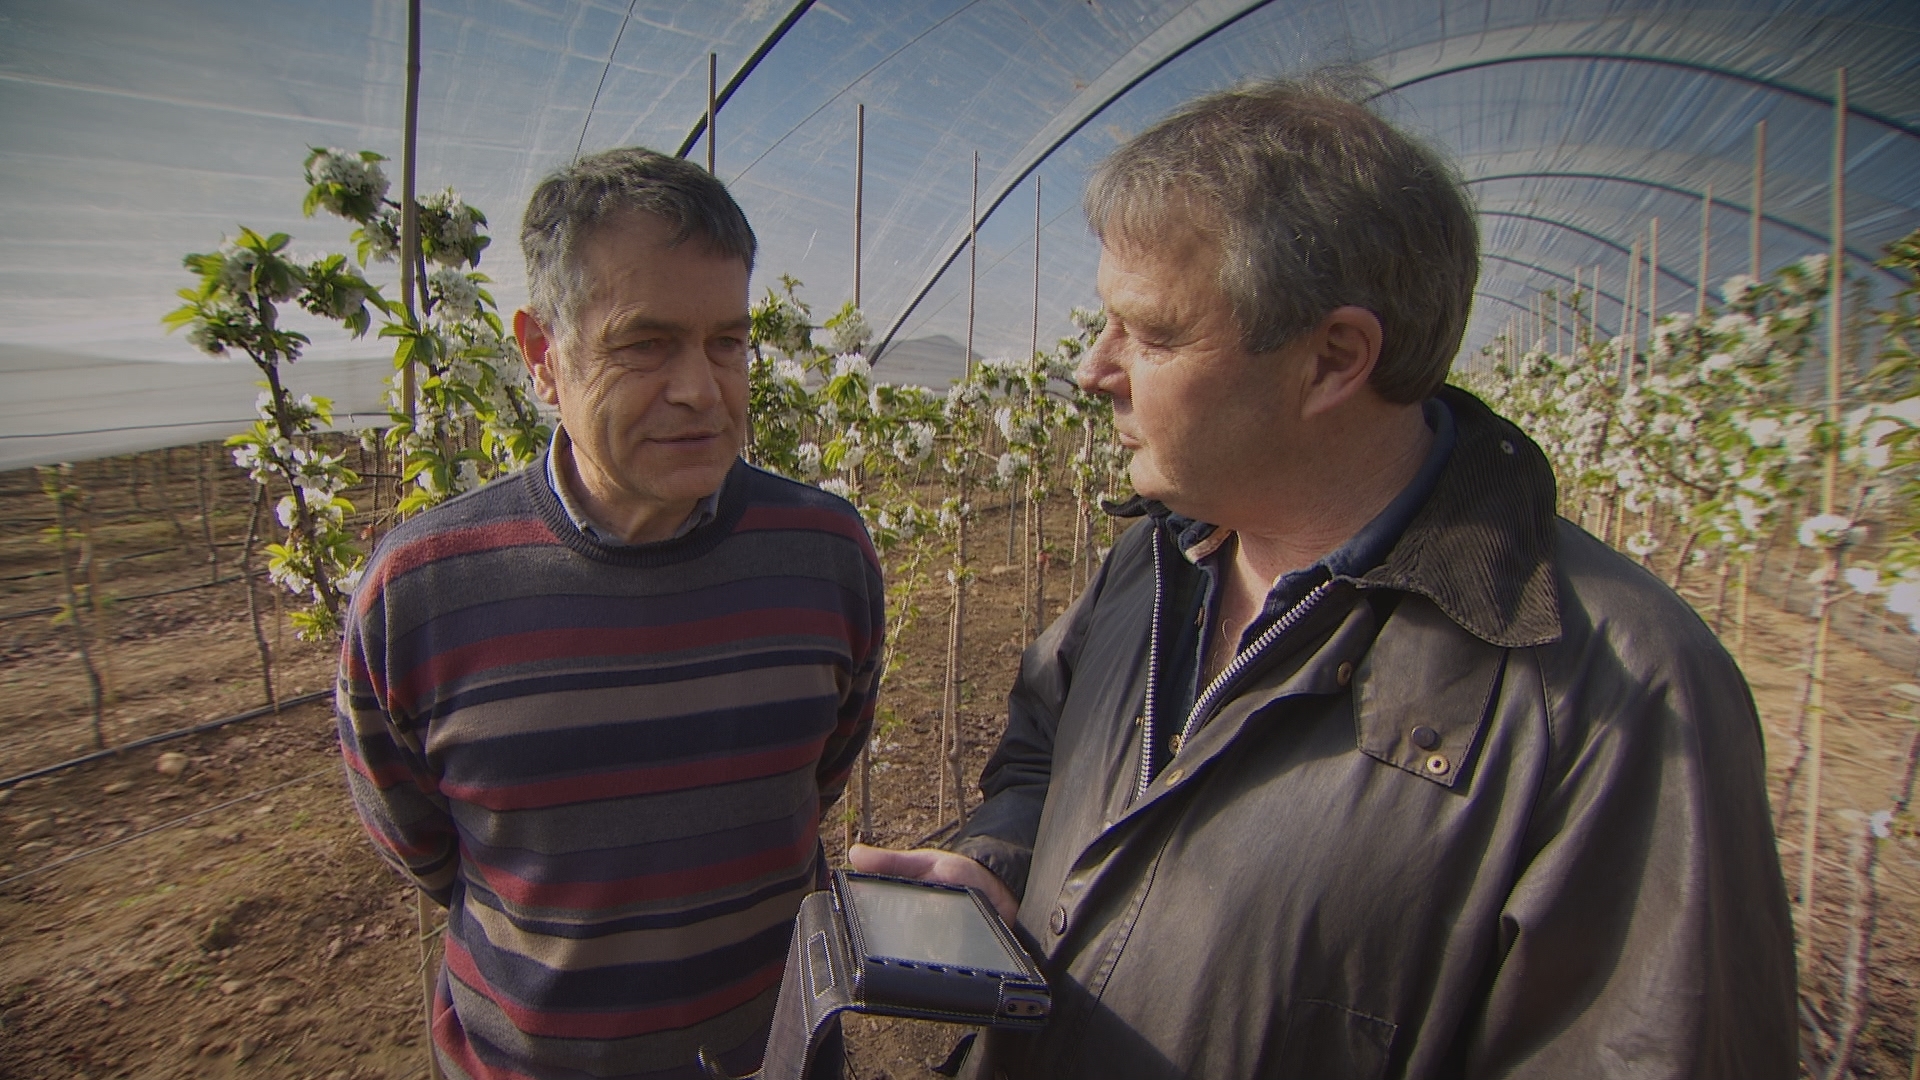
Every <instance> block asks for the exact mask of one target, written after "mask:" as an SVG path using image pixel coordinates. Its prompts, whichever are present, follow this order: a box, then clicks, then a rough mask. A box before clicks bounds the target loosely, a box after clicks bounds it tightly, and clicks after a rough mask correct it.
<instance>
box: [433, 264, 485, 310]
mask: <svg viewBox="0 0 1920 1080" xmlns="http://www.w3.org/2000/svg"><path fill="white" fill-rule="evenodd" d="M427 288H428V291H429V292H430V293H431V294H432V296H433V298H434V301H435V314H437V315H439V316H440V317H441V318H442V319H444V320H446V321H448V322H466V321H467V320H469V319H475V318H478V317H479V315H480V286H479V285H478V284H476V283H475V282H474V281H473V279H471V278H469V277H467V275H466V274H464V273H462V272H460V271H459V270H457V269H455V268H454V267H451V266H445V267H441V268H440V269H438V270H435V271H434V272H433V273H431V274H429V275H427Z"/></svg>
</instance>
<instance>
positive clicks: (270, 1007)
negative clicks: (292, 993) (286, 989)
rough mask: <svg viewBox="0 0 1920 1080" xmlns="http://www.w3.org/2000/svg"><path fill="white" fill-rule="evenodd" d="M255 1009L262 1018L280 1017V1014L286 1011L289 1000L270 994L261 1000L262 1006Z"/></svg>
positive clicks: (256, 1006)
mask: <svg viewBox="0 0 1920 1080" xmlns="http://www.w3.org/2000/svg"><path fill="white" fill-rule="evenodd" d="M253 1008H254V1011H255V1012H258V1013H259V1014H260V1015H262V1016H278V1015H279V1014H280V1013H282V1012H285V1011H286V1008H287V999H286V998H283V997H280V996H279V995H277V994H269V995H268V996H266V997H263V998H261V999H260V1004H258V1005H255V1006H254V1007H253Z"/></svg>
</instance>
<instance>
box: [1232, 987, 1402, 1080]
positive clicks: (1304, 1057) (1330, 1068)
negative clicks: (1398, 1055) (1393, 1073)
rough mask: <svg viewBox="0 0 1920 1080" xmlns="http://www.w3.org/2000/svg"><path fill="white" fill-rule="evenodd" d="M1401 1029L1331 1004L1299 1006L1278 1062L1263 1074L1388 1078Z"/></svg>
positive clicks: (1281, 1079) (1303, 1078)
mask: <svg viewBox="0 0 1920 1080" xmlns="http://www.w3.org/2000/svg"><path fill="white" fill-rule="evenodd" d="M1399 1027H1400V1025H1398V1024H1395V1023H1394V1022H1393V1021H1391V1020H1383V1019H1381V1018H1380V1017H1377V1016H1368V1015H1367V1014H1366V1013H1360V1012H1355V1011H1353V1010H1352V1009H1349V1008H1347V1007H1346V1006H1344V1005H1340V1004H1336V1003H1335V1002H1331V1001H1319V1000H1314V999H1311V998H1309V999H1307V1000H1303V1001H1296V1002H1294V1004H1293V1007H1292V1008H1290V1009H1288V1010H1287V1027H1286V1031H1285V1032H1283V1033H1282V1034H1281V1037H1280V1048H1279V1051H1278V1052H1277V1053H1276V1054H1275V1056H1274V1059H1273V1060H1272V1061H1271V1062H1269V1063H1267V1064H1266V1065H1265V1066H1263V1067H1262V1068H1261V1069H1260V1070H1259V1075H1260V1076H1262V1077H1266V1078H1269V1080H1332V1078H1335V1077H1337V1078H1339V1080H1377V1078H1378V1077H1381V1076H1385V1075H1386V1072H1387V1061H1388V1058H1389V1057H1390V1056H1391V1055H1392V1053H1393V1036H1394V1034H1395V1032H1397V1031H1398V1030H1399Z"/></svg>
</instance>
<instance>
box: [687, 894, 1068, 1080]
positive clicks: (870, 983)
mask: <svg viewBox="0 0 1920 1080" xmlns="http://www.w3.org/2000/svg"><path fill="white" fill-rule="evenodd" d="M848 876H849V875H848V874H847V873H846V871H836V872H835V874H834V881H833V886H834V887H833V888H832V889H828V890H822V891H820V892H815V893H811V894H809V895H808V896H807V897H806V898H805V899H803V900H802V901H800V914H799V915H798V916H797V917H796V918H795V919H794V927H793V941H792V943H791V944H790V945H789V946H788V947H787V970H786V973H785V974H784V975H783V976H782V977H781V980H780V997H779V1002H778V1004H776V1005H775V1006H774V1011H773V1028H772V1030H771V1031H770V1032H769V1033H768V1036H767V1051H766V1055H765V1057H764V1058H763V1059H762V1063H761V1067H760V1071H759V1072H758V1073H756V1074H754V1075H755V1076H757V1077H759V1078H760V1080H802V1078H804V1077H805V1076H806V1075H807V1070H808V1069H809V1068H811V1066H812V1064H813V1056H814V1051H815V1048H816V1047H817V1046H818V1044H819V1039H820V1036H821V1034H822V1033H823V1032H824V1031H825V1029H826V1027H827V1025H828V1022H829V1021H831V1020H832V1019H833V1018H834V1017H835V1016H837V1015H839V1014H840V1013H842V1012H867V1013H874V1014H877V1015H882V1016H907V1017H915V1018H918V1019H923V1020H941V1021H946V1022H949V1023H960V1024H985V1025H990V1026H993V1027H1005V1028H1015V1029H1033V1028H1038V1027H1040V1026H1042V1025H1043V1024H1045V1023H1046V1019H1047V1014H1048V1012H1049V1009H1050V1004H1051V999H1050V997H1049V995H1048V992H1047V984H1046V979H1045V978H1044V977H1043V976H1042V975H1041V974H1040V971H1039V969H1038V968H1036V967H1035V966H1034V965H1033V962H1032V961H1031V960H1030V959H1028V958H1027V954H1026V951H1025V950H1024V949H1022V948H1021V947H1020V944H1019V942H1018V941H1016V940H1015V939H1014V938H1013V936H1012V935H1011V934H1010V933H1008V932H1007V929H1006V924H1005V923H1003V922H1002V921H1001V920H1000V918H999V916H997V915H994V914H992V909H991V908H986V909H985V910H986V912H987V914H988V916H989V918H988V922H989V925H991V926H993V928H994V930H995V932H996V933H997V934H998V935H999V936H1000V937H1001V938H1002V940H1003V943H1004V944H1005V945H1006V946H1007V947H1008V952H1009V954H1010V958H1013V959H1016V960H1017V962H1018V964H1019V965H1020V966H1022V967H1023V968H1024V970H1022V971H1019V972H1012V973H999V972H995V973H987V972H976V971H968V970H964V969H953V968H943V967H940V966H937V965H928V964H915V963H910V962H906V961H900V960H896V959H893V958H890V957H876V956H869V955H866V954H865V948H864V942H863V941H862V938H861V931H860V928H859V919H858V916H857V915H856V916H855V917H854V918H852V919H849V918H848V916H847V912H846V907H847V905H846V904H845V902H844V901H843V900H842V897H843V896H845V895H846V894H847V886H846V879H847V877H848ZM852 876H854V877H856V878H857V877H863V876H864V877H870V878H871V877H877V876H878V875H859V874H855V875H852ZM882 880H895V881H901V880H905V879H898V878H895V879H882ZM909 883H910V884H914V885H918V886H922V887H933V888H945V889H955V890H959V891H962V892H966V893H968V895H969V896H972V897H974V898H975V902H976V903H977V904H981V905H983V906H984V904H985V901H984V899H981V898H980V897H979V895H978V894H977V893H974V892H972V890H968V889H965V888H964V887H962V886H946V885H940V886H936V885H932V884H931V883H928V882H909ZM700 1063H701V1066H702V1068H703V1069H705V1071H706V1073H707V1075H708V1076H709V1077H712V1078H714V1080H724V1078H725V1077H726V1074H725V1073H724V1072H722V1071H721V1070H720V1069H719V1068H718V1067H717V1065H716V1064H715V1063H714V1061H713V1060H712V1059H711V1058H710V1057H709V1056H708V1055H707V1053H706V1051H705V1050H704V1049H703V1050H701V1052H700Z"/></svg>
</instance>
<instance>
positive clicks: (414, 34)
mask: <svg viewBox="0 0 1920 1080" xmlns="http://www.w3.org/2000/svg"><path fill="white" fill-rule="evenodd" d="M405 122H406V129H405V130H404V131H403V132H402V133H401V139H400V303H401V306H402V307H403V308H404V309H405V311H406V313H407V322H408V324H409V325H411V324H413V323H414V321H415V318H414V290H415V287H416V285H417V286H419V287H421V288H424V287H425V285H426V283H425V282H424V281H418V282H417V281H415V279H414V270H415V264H416V263H417V262H418V261H419V252H420V207H419V206H418V205H417V204H415V202H414V197H413V196H414V178H415V173H416V167H417V159H418V158H419V156H420V153H419V151H420V0H407V99H406V117H405ZM415 385H416V375H415V371H414V363H413V356H412V355H411V354H409V355H408V356H407V363H406V366H405V367H404V368H403V369H402V370H401V373H400V402H401V405H402V407H403V408H404V409H405V410H406V413H407V422H408V423H409V424H411V423H412V422H413V419H414V416H415V412H414V409H415V405H414V397H415V396H416V392H415ZM427 1045H428V1047H429V1052H428V1058H429V1059H431V1058H432V1052H431V1047H432V1045H433V1044H432V1041H431V1040H429V1041H428V1044H427ZM435 1072H436V1073H437V1072H438V1068H437V1066H436V1069H435Z"/></svg>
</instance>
